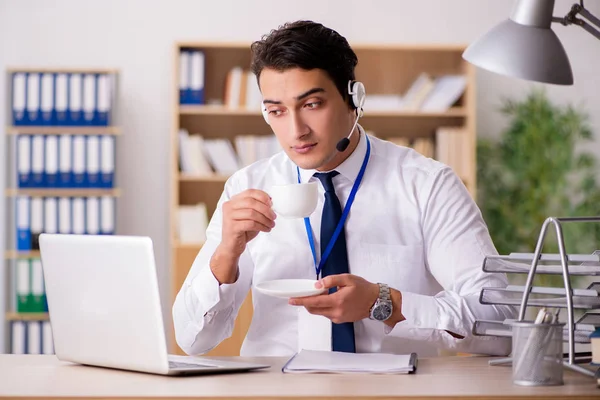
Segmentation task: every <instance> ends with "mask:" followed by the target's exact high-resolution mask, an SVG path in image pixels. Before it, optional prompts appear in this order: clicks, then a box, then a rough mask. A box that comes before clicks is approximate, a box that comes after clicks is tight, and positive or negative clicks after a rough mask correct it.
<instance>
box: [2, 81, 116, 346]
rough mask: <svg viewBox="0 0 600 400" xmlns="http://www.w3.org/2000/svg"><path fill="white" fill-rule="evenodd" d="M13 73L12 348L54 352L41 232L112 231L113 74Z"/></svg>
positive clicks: (113, 155) (114, 145)
mask: <svg viewBox="0 0 600 400" xmlns="http://www.w3.org/2000/svg"><path fill="white" fill-rule="evenodd" d="M10 76H11V79H12V80H11V83H12V85H11V96H10V97H11V99H12V119H13V121H12V125H13V128H12V129H11V131H12V133H15V135H14V136H13V135H10V136H9V138H10V139H11V143H10V146H9V157H8V160H7V163H8V165H7V169H8V170H9V171H10V176H11V178H10V179H9V186H10V189H11V191H10V192H11V193H13V194H14V195H13V197H11V198H9V208H10V212H9V220H10V223H11V227H10V229H9V232H12V235H11V237H12V240H11V241H10V246H9V249H8V250H9V253H8V254H12V255H13V256H9V257H7V262H8V263H9V264H10V268H6V269H5V270H6V271H7V272H10V274H11V276H10V277H9V279H7V282H9V285H10V287H9V288H8V289H9V293H10V294H11V296H10V302H9V309H8V311H9V313H8V314H7V315H9V318H8V319H9V320H10V324H9V325H10V352H11V353H14V354H52V353H53V352H54V348H53V340H52V328H51V324H50V321H48V316H47V312H48V304H47V301H46V292H45V288H44V279H43V265H42V262H41V259H40V258H39V254H38V251H39V235H40V234H41V233H43V232H47V233H61V234H96V235H98V234H102V235H111V234H114V233H115V225H116V199H115V196H116V194H115V193H116V192H115V190H114V189H115V178H114V177H115V153H116V138H115V136H114V135H113V134H114V133H115V129H114V127H113V126H112V124H113V121H114V116H113V108H114V107H113V105H114V103H115V102H114V97H115V92H116V90H115V87H116V85H115V82H116V72H114V71H108V70H107V71H72V72H69V71H63V72H54V71H43V72H37V71H31V70H27V71H13V72H11V74H10Z"/></svg>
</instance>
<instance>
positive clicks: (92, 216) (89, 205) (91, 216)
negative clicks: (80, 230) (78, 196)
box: [85, 197, 100, 235]
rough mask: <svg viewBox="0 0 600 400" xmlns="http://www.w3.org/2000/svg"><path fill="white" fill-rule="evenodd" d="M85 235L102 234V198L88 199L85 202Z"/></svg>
mask: <svg viewBox="0 0 600 400" xmlns="http://www.w3.org/2000/svg"><path fill="white" fill-rule="evenodd" d="M85 217H86V218H85V233H86V234H88V235H98V234H100V198H98V197H88V198H87V199H86V202H85Z"/></svg>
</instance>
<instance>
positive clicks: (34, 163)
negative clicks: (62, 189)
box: [31, 135, 46, 188]
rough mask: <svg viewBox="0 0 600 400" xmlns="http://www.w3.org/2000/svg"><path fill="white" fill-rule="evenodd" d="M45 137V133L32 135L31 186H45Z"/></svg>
mask: <svg viewBox="0 0 600 400" xmlns="http://www.w3.org/2000/svg"><path fill="white" fill-rule="evenodd" d="M44 149H45V138H44V136H43V135H32V136H31V172H32V180H31V185H32V186H31V187H36V188H41V187H44V186H45V183H46V176H45V175H46V174H45V171H44V161H45V160H44V158H45V157H44V153H45V151H44Z"/></svg>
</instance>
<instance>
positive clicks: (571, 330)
mask: <svg viewBox="0 0 600 400" xmlns="http://www.w3.org/2000/svg"><path fill="white" fill-rule="evenodd" d="M570 222H600V217H569V218H555V217H549V218H547V219H546V220H545V221H544V224H543V225H542V229H541V232H540V235H539V237H538V241H537V244H536V248H535V252H534V254H533V256H532V257H530V258H531V260H532V261H531V266H530V268H529V272H528V275H527V282H526V284H525V287H524V289H523V295H522V298H521V304H520V310H519V317H518V321H524V318H525V311H526V309H527V305H528V302H529V296H530V293H531V291H532V284H533V279H534V276H535V274H536V271H537V269H538V264H540V261H541V260H542V249H543V248H544V241H545V238H546V233H547V231H548V227H549V226H550V225H553V226H554V228H555V230H556V237H557V241H558V250H559V255H550V258H551V259H553V260H554V261H555V262H556V261H560V264H561V267H562V271H560V272H561V274H562V276H563V281H564V289H565V291H564V294H565V295H566V303H567V304H566V309H567V323H566V331H565V332H564V333H565V336H568V342H569V353H568V360H563V365H564V367H566V368H569V369H571V370H574V371H576V372H579V373H582V374H584V375H587V376H591V377H594V374H595V373H594V371H591V370H589V369H586V368H583V367H581V366H580V365H577V364H576V363H575V342H576V340H575V339H576V338H575V321H574V313H573V289H572V288H571V281H570V279H569V277H570V274H569V263H568V260H569V258H568V254H567V252H566V250H565V243H564V237H563V232H562V225H561V224H562V223H570ZM553 256H554V257H553ZM556 256H558V257H556ZM483 268H484V270H485V261H484V266H483ZM496 272H500V271H496ZM505 272H509V273H510V272H519V271H517V270H514V271H511V270H507V271H505ZM521 272H523V271H521ZM588 272H589V273H588ZM588 272H586V270H585V268H579V269H577V270H576V273H575V274H573V275H582V276H583V275H588V276H589V275H600V266H596V268H592V269H590V270H589V271H588ZM544 273H551V272H548V270H546V271H544ZM484 290H485V289H484ZM482 295H483V290H482ZM599 295H600V294H599ZM480 300H481V299H480ZM488 304H490V303H488ZM548 307H562V306H561V305H558V306H557V305H556V304H549V305H548ZM580 308H586V307H580ZM589 308H597V307H596V306H595V305H591V306H590V307H589ZM487 322H491V321H476V322H475V324H474V326H473V332H474V333H475V331H476V329H477V327H478V324H481V323H487ZM498 324H503V323H501V322H499V323H498ZM509 326H510V325H506V327H505V328H501V327H498V328H499V329H497V330H495V332H493V331H492V332H493V333H492V332H490V333H489V335H491V336H504V337H506V336H507V332H510V331H509V330H508V329H510V328H508V327H509ZM578 341H580V340H578ZM511 361H512V359H511V358H504V359H496V360H491V361H490V362H489V364H490V365H502V364H507V363H510V362H511Z"/></svg>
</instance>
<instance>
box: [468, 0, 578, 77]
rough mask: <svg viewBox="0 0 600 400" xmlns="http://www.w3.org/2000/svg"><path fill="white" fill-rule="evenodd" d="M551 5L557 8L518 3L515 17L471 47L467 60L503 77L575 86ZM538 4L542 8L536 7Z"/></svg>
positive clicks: (514, 13)
mask: <svg viewBox="0 0 600 400" xmlns="http://www.w3.org/2000/svg"><path fill="white" fill-rule="evenodd" d="M542 1H544V2H546V1H547V0H542ZM549 3H550V4H552V5H553V1H552V2H548V3H545V4H543V3H539V1H537V2H536V0H529V1H527V0H524V1H523V0H522V1H520V2H518V3H517V7H515V9H514V11H513V15H512V16H511V18H510V19H508V20H506V21H504V22H502V23H500V24H498V25H497V26H496V27H494V28H493V29H492V30H490V31H489V32H488V33H486V34H485V35H483V36H482V37H481V38H479V39H478V40H477V41H475V42H474V43H473V44H471V45H470V46H469V47H468V48H467V49H466V50H465V52H464V53H463V58H464V59H465V60H467V61H468V62H470V63H471V64H474V65H476V66H478V67H481V68H483V69H487V70H489V71H492V72H495V73H498V74H501V75H507V76H511V77H515V78H521V79H525V80H530V81H537V82H544V83H553V84H557V85H572V84H573V72H572V70H571V64H570V63H569V58H568V57H567V53H566V52H565V49H564V47H563V46H562V44H561V43H560V40H559V39H558V37H557V36H556V34H555V33H554V31H552V29H550V22H551V19H552V7H549V8H548V7H543V6H546V5H547V4H549ZM532 4H533V6H532ZM538 4H540V5H542V7H537V8H536V7H535V6H537V5H538ZM542 8H543V9H542ZM542 12H543V13H542ZM517 21H518V22H517Z"/></svg>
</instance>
